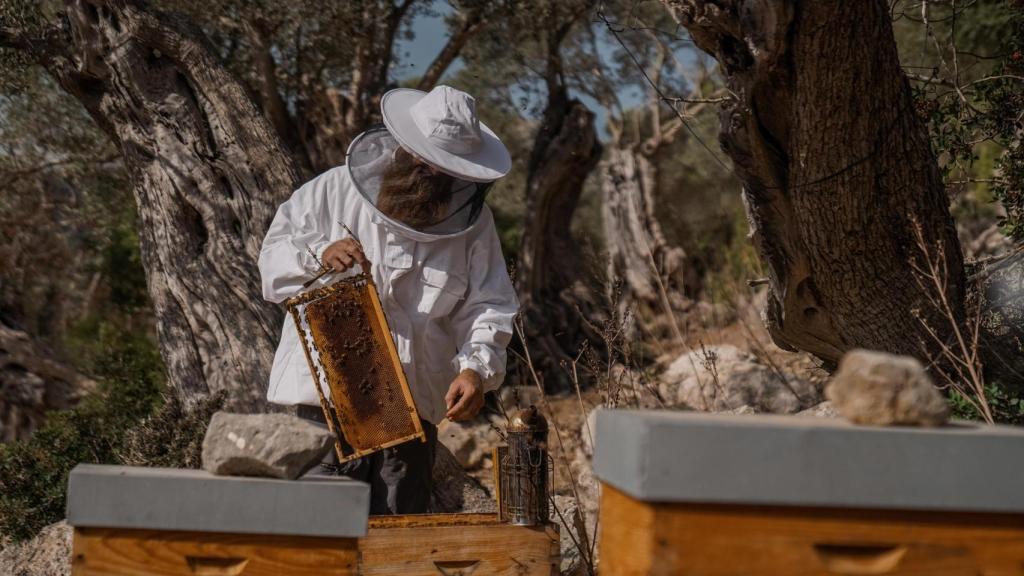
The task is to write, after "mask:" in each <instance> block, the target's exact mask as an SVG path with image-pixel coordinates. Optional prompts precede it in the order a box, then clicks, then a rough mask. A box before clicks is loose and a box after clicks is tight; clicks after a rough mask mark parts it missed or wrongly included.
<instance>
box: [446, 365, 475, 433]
mask: <svg viewBox="0 0 1024 576" xmlns="http://www.w3.org/2000/svg"><path fill="white" fill-rule="evenodd" d="M444 401H445V404H447V406H448V414H447V415H446V416H447V417H448V419H449V420H452V421H454V422H459V421H462V420H470V419H472V418H473V417H474V416H476V415H477V412H480V409H481V408H483V407H484V381H483V379H482V378H480V375H479V374H477V373H476V372H475V371H473V370H470V369H468V368H467V369H466V370H463V371H462V372H460V373H459V375H458V376H456V377H455V380H452V384H451V386H449V387H448V393H447V394H445V395H444Z"/></svg>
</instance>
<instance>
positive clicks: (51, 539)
mask: <svg viewBox="0 0 1024 576" xmlns="http://www.w3.org/2000/svg"><path fill="white" fill-rule="evenodd" d="M0 574H4V575H8V574H10V575H11V576H66V575H68V574H71V527H70V526H68V525H67V523H65V522H63V521H61V522H58V523H56V524H50V525H49V526H47V527H46V528H43V529H42V530H41V531H40V532H39V534H37V535H36V537H35V538H33V539H31V540H28V541H26V542H22V543H20V544H11V545H8V546H7V547H5V548H4V549H3V550H2V551H0Z"/></svg>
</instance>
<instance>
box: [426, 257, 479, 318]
mask: <svg viewBox="0 0 1024 576" xmlns="http://www.w3.org/2000/svg"><path fill="white" fill-rule="evenodd" d="M421 278H422V282H423V297H422V298H421V300H420V303H419V306H418V307H417V309H418V310H419V312H420V313H421V314H425V315H427V316H430V317H431V318H440V317H444V316H447V315H448V314H450V313H451V311H452V310H453V309H454V308H455V306H456V305H457V304H458V303H459V300H462V299H463V298H465V296H466V286H467V282H466V278H465V276H462V275H460V274H458V273H454V272H450V271H446V270H440V269H437V268H428V267H424V268H423V273H422V274H421Z"/></svg>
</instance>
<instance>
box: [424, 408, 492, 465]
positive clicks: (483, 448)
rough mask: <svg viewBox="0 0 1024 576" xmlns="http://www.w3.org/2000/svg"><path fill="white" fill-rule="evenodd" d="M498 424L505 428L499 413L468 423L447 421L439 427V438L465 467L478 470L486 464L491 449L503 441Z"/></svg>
mask: <svg viewBox="0 0 1024 576" xmlns="http://www.w3.org/2000/svg"><path fill="white" fill-rule="evenodd" d="M496 426H500V427H501V428H504V422H503V420H502V419H501V417H499V416H497V415H493V416H491V418H490V419H487V418H478V419H477V420H474V421H473V422H468V423H460V422H448V421H445V422H443V423H442V424H441V425H440V426H439V427H438V430H437V440H438V442H440V443H441V444H444V445H445V446H446V447H447V448H448V450H450V451H451V453H452V455H453V456H455V459H456V460H458V462H459V464H461V465H462V467H463V468H465V469H467V470H476V469H478V468H480V467H482V466H485V465H486V460H487V458H488V457H489V456H490V454H491V450H492V449H493V448H494V447H495V446H497V445H499V444H501V443H502V440H501V437H500V436H499V435H498V432H497V431H496V430H495V427H496Z"/></svg>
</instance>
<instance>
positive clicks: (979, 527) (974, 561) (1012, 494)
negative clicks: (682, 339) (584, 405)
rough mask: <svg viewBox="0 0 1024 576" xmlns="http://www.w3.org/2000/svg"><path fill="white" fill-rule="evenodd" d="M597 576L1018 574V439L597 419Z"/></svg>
mask: <svg viewBox="0 0 1024 576" xmlns="http://www.w3.org/2000/svg"><path fill="white" fill-rule="evenodd" d="M594 472H595V474H596V475H597V476H598V477H599V478H600V479H601V482H602V499H601V534H600V554H601V573H602V574H615V575H623V576H630V575H644V574H659V575H675V574H680V575H682V574H685V575H695V576H703V575H721V576H726V575H733V574H758V575H779V576H783V575H785V576H803V575H808V576H809V575H828V574H850V575H854V574H890V575H903V576H910V575H919V576H923V575H928V576H977V575H981V574H984V575H996V574H1007V575H1010V574H1024V491H1022V490H1021V479H1022V478H1024V430H1021V429H1014V428H1008V427H984V426H974V425H966V424H962V425H956V426H950V427H946V428H939V429H920V428H875V427H871V428H867V427H854V426H851V425H849V424H846V423H844V422H841V421H837V420H832V419H819V418H811V417H784V416H723V415H709V414H693V413H679V412H672V413H669V412H657V411H603V412H601V413H599V415H598V420H597V437H596V443H595V454H594Z"/></svg>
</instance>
